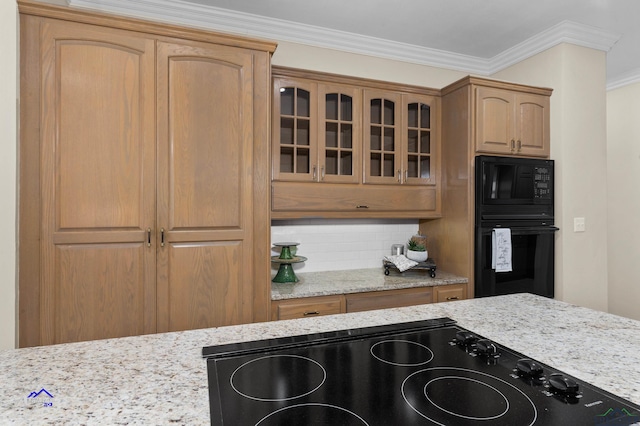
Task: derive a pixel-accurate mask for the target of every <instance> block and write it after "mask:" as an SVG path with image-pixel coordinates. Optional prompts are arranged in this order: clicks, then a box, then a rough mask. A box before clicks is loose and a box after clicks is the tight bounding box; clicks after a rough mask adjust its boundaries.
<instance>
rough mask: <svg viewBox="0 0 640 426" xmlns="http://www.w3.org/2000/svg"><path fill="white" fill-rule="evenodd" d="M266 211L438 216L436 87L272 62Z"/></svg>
mask: <svg viewBox="0 0 640 426" xmlns="http://www.w3.org/2000/svg"><path fill="white" fill-rule="evenodd" d="M273 76H274V80H273V108H272V114H273V120H272V125H273V137H272V178H273V182H272V217H273V218H297V217H308V216H321V217H438V215H439V210H438V200H439V191H438V188H439V181H438V176H439V173H440V170H439V167H438V166H439V155H440V154H439V135H438V133H437V122H438V106H439V97H438V96H437V95H438V92H437V91H434V90H431V89H425V88H417V87H413V86H404V85H398V84H392V83H385V82H379V81H373V80H364V79H356V78H348V77H343V76H336V75H329V74H322V73H313V72H307V71H300V70H292V69H286V68H279V67H274V69H273Z"/></svg>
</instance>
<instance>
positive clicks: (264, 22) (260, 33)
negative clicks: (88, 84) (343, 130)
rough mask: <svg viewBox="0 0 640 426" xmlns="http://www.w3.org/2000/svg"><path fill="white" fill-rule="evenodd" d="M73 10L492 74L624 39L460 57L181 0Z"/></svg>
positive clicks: (90, 0) (105, 0) (566, 28)
mask: <svg viewBox="0 0 640 426" xmlns="http://www.w3.org/2000/svg"><path fill="white" fill-rule="evenodd" d="M67 2H68V4H69V5H70V6H72V7H78V8H86V9H91V10H95V11H101V12H107V13H114V14H120V15H127V16H132V17H136V18H143V19H150V20H156V21H162V22H169V23H172V24H181V25H187V26H192V27H198V28H204V29H209V30H215V31H221V32H228V33H232V34H237V35H244V36H250V37H260V38H266V39H270V40H274V41H276V42H277V41H287V42H292V43H299V44H307V45H311V46H316V47H323V48H329V49H334V50H341V51H345V52H350V53H356V54H362V55H368V56H376V57H381V58H385V59H392V60H398V61H403V62H410V63H415V64H420V65H427V66H432V67H438V68H445V69H451V70H456V71H462V72H467V73H470V74H476V75H483V76H488V75H491V74H493V73H495V72H497V71H500V70H502V69H504V68H507V67H509V66H511V65H514V64H516V63H518V62H520V61H522V60H524V59H526V58H529V57H531V56H533V55H536V54H538V53H540V52H542V51H544V50H546V49H549V48H551V47H553V46H555V45H557V44H560V43H572V44H576V45H579V46H584V47H589V48H593V49H598V50H604V51H608V50H609V49H611V47H612V46H613V45H614V44H615V43H616V41H617V40H618V39H619V38H620V35H618V34H613V33H610V32H607V31H603V30H601V29H598V28H594V27H590V26H587V25H582V24H578V23H575V22H571V21H563V22H560V23H559V24H557V25H555V26H553V27H551V28H549V29H548V30H546V31H543V32H542V33H539V34H537V35H535V36H533V37H531V38H529V39H527V40H525V41H524V42H522V43H519V44H518V45H516V46H513V47H511V48H509V49H507V50H505V51H504V52H502V53H500V54H498V55H496V56H494V57H493V58H489V59H486V58H480V57H475V56H469V55H461V54H457V53H452V52H446V51H443V50H437V49H431V48H427V47H422V46H417V45H412V44H407V43H399V42H394V41H390V40H384V39H380V38H375V37H368V36H363V35H360V34H354V33H349V32H345V31H337V30H330V29H327V28H322V27H317V26H312V25H306V24H301V23H297V22H291V21H285V20H281V19H276V18H267V17H264V16H258V15H253V14H249V13H243V12H236V11H231V10H228V9H222V8H217V7H212V6H204V5H199V4H194V3H189V2H186V1H182V0H67Z"/></svg>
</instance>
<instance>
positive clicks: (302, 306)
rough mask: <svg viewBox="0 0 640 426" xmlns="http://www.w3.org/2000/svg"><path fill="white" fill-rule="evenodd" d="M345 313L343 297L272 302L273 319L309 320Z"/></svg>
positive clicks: (318, 297)
mask: <svg viewBox="0 0 640 426" xmlns="http://www.w3.org/2000/svg"><path fill="white" fill-rule="evenodd" d="M344 312H345V298H344V296H343V295H335V296H317V297H304V298H299V299H288V300H278V301H275V300H274V301H272V302H271V319H272V320H286V319H295V318H309V317H316V316H320V315H332V314H341V313H344Z"/></svg>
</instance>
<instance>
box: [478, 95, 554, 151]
mask: <svg viewBox="0 0 640 426" xmlns="http://www.w3.org/2000/svg"><path fill="white" fill-rule="evenodd" d="M475 90H477V94H476V117H477V122H476V125H477V128H476V151H478V152H486V153H490V154H504V155H522V156H534V157H548V156H549V139H550V128H549V120H550V111H549V96H546V95H538V94H532V93H522V92H518V91H513V90H506V89H497V88H493V87H478V88H476V89H475Z"/></svg>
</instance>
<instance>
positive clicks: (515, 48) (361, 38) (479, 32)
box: [68, 0, 640, 88]
mask: <svg viewBox="0 0 640 426" xmlns="http://www.w3.org/2000/svg"><path fill="white" fill-rule="evenodd" d="M68 2H69V3H70V4H71V5H72V6H78V7H87V8H91V9H98V10H102V11H106V12H114V13H120V14H127V15H132V16H138V17H142V18H152V19H159V20H164V21H170V22H175V23H182V24H189V25H194V26H199V27H205V28H211V29H218V30H222V31H229V32H234V33H240V34H245V35H249V36H257V37H263V38H267V39H272V40H276V41H278V40H285V41H292V42H300V43H303V44H311V45H316V46H321V47H331V48H335V49H340V50H346V51H351V52H356V53H364V54H370V55H375V56H381V57H387V58H392V59H400V60H405V61H409V62H415V63H421V64H426V65H432V66H441V67H445V68H452V69H457V70H462V71H467V72H470V73H475V74H485V75H488V74H491V73H493V72H496V71H498V70H500V69H502V68H504V67H506V66H509V65H511V64H512V63H515V62H517V61H519V60H522V59H524V58H526V57H527V56H531V55H533V54H536V53H538V52H540V51H542V50H544V49H547V48H549V47H552V46H553V45H555V44H558V43H560V42H572V43H575V44H578V45H583V46H587V47H591V48H595V49H600V50H603V51H606V52H607V86H608V88H613V87H617V86H620V85H624V84H628V83H631V82H635V81H640V1H638V0H535V1H532V0H484V1H480V0H396V1H389V0H386V1H382V0H321V1H318V0H188V1H184V0H182V1H181V0H68Z"/></svg>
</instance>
